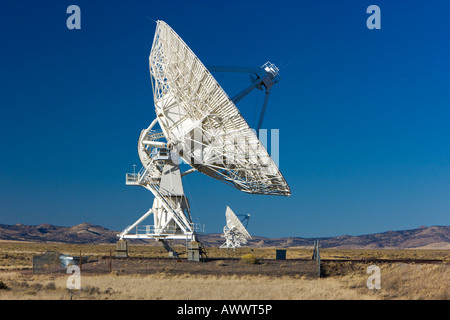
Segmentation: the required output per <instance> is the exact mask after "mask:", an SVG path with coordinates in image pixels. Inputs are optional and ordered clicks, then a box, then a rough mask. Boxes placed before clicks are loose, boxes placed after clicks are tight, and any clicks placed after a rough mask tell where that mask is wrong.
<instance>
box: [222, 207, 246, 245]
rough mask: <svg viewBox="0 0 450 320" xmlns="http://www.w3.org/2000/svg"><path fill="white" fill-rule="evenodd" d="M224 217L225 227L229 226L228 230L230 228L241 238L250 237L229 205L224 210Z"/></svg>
mask: <svg viewBox="0 0 450 320" xmlns="http://www.w3.org/2000/svg"><path fill="white" fill-rule="evenodd" d="M225 217H226V219H227V227H228V228H229V230H232V231H233V232H235V233H237V234H239V236H240V237H241V238H242V239H250V238H251V236H250V234H249V233H248V231H247V229H245V227H244V225H243V224H242V222H241V220H239V219H238V217H237V216H236V214H235V213H234V212H233V210H231V209H230V207H227V211H225Z"/></svg>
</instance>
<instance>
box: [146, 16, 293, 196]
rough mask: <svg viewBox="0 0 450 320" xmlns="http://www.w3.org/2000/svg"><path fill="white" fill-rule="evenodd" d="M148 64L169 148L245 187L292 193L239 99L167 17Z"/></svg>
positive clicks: (250, 190) (259, 191) (253, 190)
mask: <svg viewBox="0 0 450 320" xmlns="http://www.w3.org/2000/svg"><path fill="white" fill-rule="evenodd" d="M149 64H150V74H151V78H152V87H153V97H154V103H155V109H156V115H157V119H158V123H159V125H160V127H161V129H162V131H163V133H164V136H165V138H166V139H167V142H168V146H169V148H171V149H175V150H177V151H178V152H179V155H180V157H181V158H182V159H183V160H184V161H186V162H187V163H188V164H189V165H190V166H192V167H193V168H195V169H196V170H198V171H199V172H201V173H203V174H206V175H208V176H210V177H212V178H214V179H217V180H220V181H222V182H225V183H228V184H230V185H232V186H234V187H235V188H237V189H239V190H241V191H244V192H247V193H252V194H269V195H283V196H289V195H290V194H291V191H290V189H289V186H288V184H287V183H286V180H285V179H284V177H283V175H282V174H281V172H280V171H279V169H278V167H277V165H276V164H275V163H274V161H273V159H272V158H271V157H270V155H269V154H268V152H267V150H266V149H265V147H264V146H263V145H262V143H261V142H260V141H259V139H258V137H257V136H256V134H255V132H254V130H253V129H251V128H250V126H249V125H248V123H247V122H246V121H245V119H244V118H243V117H242V115H241V113H240V112H239V110H238V109H237V108H236V106H235V104H234V103H233V102H232V101H231V100H230V98H229V97H228V95H227V94H226V93H225V91H224V90H223V89H222V87H221V86H220V85H219V83H218V82H217V81H216V80H215V79H214V77H213V76H212V75H211V73H210V72H209V71H208V69H207V68H206V67H205V66H204V65H203V64H202V62H201V61H200V60H199V59H198V58H197V56H196V55H195V54H194V53H193V52H192V50H191V49H190V48H189V47H188V46H187V45H186V44H185V43H184V41H183V40H182V39H181V38H180V37H179V36H178V35H177V34H176V33H175V31H173V30H172V29H171V28H170V27H169V26H168V25H167V24H166V23H165V22H164V21H158V22H157V27H156V32H155V37H154V40H153V45H152V49H151V52H150V57H149Z"/></svg>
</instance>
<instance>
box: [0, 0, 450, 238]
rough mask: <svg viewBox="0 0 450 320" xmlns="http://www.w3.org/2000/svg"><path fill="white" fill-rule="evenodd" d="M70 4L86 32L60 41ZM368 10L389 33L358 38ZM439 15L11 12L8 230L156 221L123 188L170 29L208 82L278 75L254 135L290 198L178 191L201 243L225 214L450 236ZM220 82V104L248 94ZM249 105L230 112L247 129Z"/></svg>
mask: <svg viewBox="0 0 450 320" xmlns="http://www.w3.org/2000/svg"><path fill="white" fill-rule="evenodd" d="M72 4H75V5H78V6H79V7H80V9H81V29H80V30H69V29H68V28H67V26H66V20H67V18H68V17H69V14H67V13H66V9H67V7H68V6H69V5H72ZM372 4H375V5H378V6H379V7H380V9H381V29H373V30H370V29H368V28H367V26H366V20H367V19H368V18H369V16H370V14H368V13H366V10H367V7H368V6H369V5H372ZM449 10H450V2H448V1H444V0H442V1H436V0H432V1H425V0H416V1H401V0H396V1H380V0H374V1H372V0H371V1H365V0H329V1H324V0H310V1H299V0H292V1H287V0H280V1H265V0H260V1H250V0H239V1H234V0H233V1H213V0H209V1H174V0H166V1H151V0H149V1H141V0H132V1H124V0H123V1H111V0H109V1H104V0H102V1H100V0H89V1H82V0H71V1H64V0H53V1H51V0H45V1H34V0H33V1H31V0H30V1H24V0H13V1H11V0H3V1H2V5H1V8H0V44H1V50H0V58H1V59H0V72H1V77H0V153H1V157H0V223H1V224H15V223H22V224H40V223H50V224H55V225H63V226H72V225H75V224H79V223H82V222H90V223H93V224H99V225H102V226H105V227H107V228H109V229H113V230H122V229H124V228H125V227H126V226H128V225H129V224H131V223H133V222H134V221H135V220H136V219H137V218H139V217H140V216H141V215H142V214H143V213H144V212H146V211H147V210H148V208H150V207H151V205H152V202H153V196H152V194H151V193H150V192H149V191H147V190H145V189H144V188H139V187H130V186H126V185H125V173H126V172H132V171H133V164H136V165H138V168H140V162H139V158H138V154H137V148H136V147H137V140H138V137H139V134H140V131H141V130H142V129H144V128H146V127H147V126H148V125H149V123H150V122H151V121H152V120H153V119H154V115H155V113H154V106H153V97H152V91H151V83H150V75H149V70H148V55H149V52H150V48H151V45H152V40H153V36H154V31H155V27H156V24H155V22H154V20H164V21H166V22H167V23H168V24H169V25H170V26H171V27H172V28H173V29H174V30H175V31H176V32H177V33H178V34H179V35H180V36H181V37H182V38H183V39H184V41H185V42H186V43H187V44H188V45H189V46H190V47H191V49H192V50H193V51H194V53H196V55H197V56H198V57H199V58H200V59H201V60H202V61H203V63H204V64H205V65H225V66H259V65H262V64H263V63H265V62H266V61H268V60H269V61H271V62H273V63H275V64H276V65H277V66H279V67H280V70H281V71H280V74H281V76H282V80H281V81H280V82H279V83H278V84H276V85H275V86H274V88H273V89H272V94H271V98H270V102H269V106H268V109H267V112H266V117H265V120H264V124H263V128H266V129H269V130H270V129H279V130H280V170H281V171H282V173H283V175H284V176H285V178H286V180H287V182H288V183H289V185H290V187H291V191H292V196H291V197H289V198H287V197H273V196H261V195H248V194H245V193H242V192H240V191H238V190H236V189H234V188H230V187H229V186H227V185H225V184H223V183H220V182H217V181H215V180H213V179H212V178H210V177H207V176H204V175H202V174H200V173H193V174H191V175H188V176H186V177H185V178H184V186H185V191H186V193H187V196H188V197H189V199H190V203H191V209H192V215H193V218H194V220H195V221H196V222H200V223H204V224H205V226H206V232H207V233H213V232H222V228H223V226H224V224H225V209H226V206H227V205H228V206H230V207H231V208H232V209H233V210H234V211H235V212H236V213H238V214H247V213H249V214H251V219H250V222H249V225H248V229H249V232H250V233H251V234H252V235H259V236H270V237H282V236H300V237H324V236H338V235H342V234H349V235H359V234H367V233H376V232H383V231H387V230H403V229H412V228H416V227H419V226H422V225H425V226H432V225H450V76H449V75H450V22H449V19H448V15H449V12H450V11H449ZM217 80H218V81H219V83H221V84H222V85H223V87H224V89H225V90H226V91H227V93H228V94H229V95H230V96H232V95H233V94H234V93H236V92H238V91H239V90H240V89H242V88H244V87H245V86H246V85H248V84H249V78H248V76H242V75H218V76H217ZM257 93H258V94H257ZM257 93H254V94H251V95H249V96H248V97H246V98H245V99H244V100H242V101H241V102H239V103H238V105H237V107H238V108H239V109H240V111H241V112H242V113H243V115H244V117H245V118H246V119H247V120H248V122H249V124H250V125H251V126H254V125H255V118H257V116H258V115H259V108H260V107H261V105H262V101H263V93H262V92H257Z"/></svg>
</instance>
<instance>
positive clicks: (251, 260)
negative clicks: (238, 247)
mask: <svg viewBox="0 0 450 320" xmlns="http://www.w3.org/2000/svg"><path fill="white" fill-rule="evenodd" d="M241 261H243V262H244V263H246V264H257V263H258V259H256V257H255V256H254V255H253V254H251V253H247V254H244V255H243V256H242V257H241Z"/></svg>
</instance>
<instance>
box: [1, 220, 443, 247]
mask: <svg viewBox="0 0 450 320" xmlns="http://www.w3.org/2000/svg"><path fill="white" fill-rule="evenodd" d="M118 233H119V232H118V231H113V230H109V229H107V228H104V227H102V226H98V225H93V224H90V223H81V224H78V225H75V226H73V227H63V226H54V225H51V224H47V223H44V224H39V225H23V224H15V225H5V224H0V240H14V241H32V242H63V243H73V244H100V243H115V242H116V241H117V240H118V238H117V234H118ZM318 239H319V240H320V246H321V248H342V249H344V248H348V249H352V248H354V249H357V248H372V249H376V248H397V249H407V248H424V249H433V248H434V249H450V226H432V227H419V228H416V229H411V230H401V231H387V232H382V233H375V234H368V235H358V236H349V235H342V236H338V237H327V238H318ZM314 240H316V238H301V237H286V238H267V237H259V236H253V237H252V239H251V240H250V241H249V243H248V244H247V245H246V246H249V247H255V248H257V247H259V248H262V247H278V248H289V247H311V246H312V245H313V243H314ZM200 241H201V242H202V243H203V244H204V245H206V246H212V247H219V246H220V245H221V244H222V243H223V242H224V239H223V238H222V237H221V234H205V235H201V236H200ZM139 242H142V241H139ZM145 243H148V244H149V245H157V244H158V243H157V242H156V241H146V242H145Z"/></svg>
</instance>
